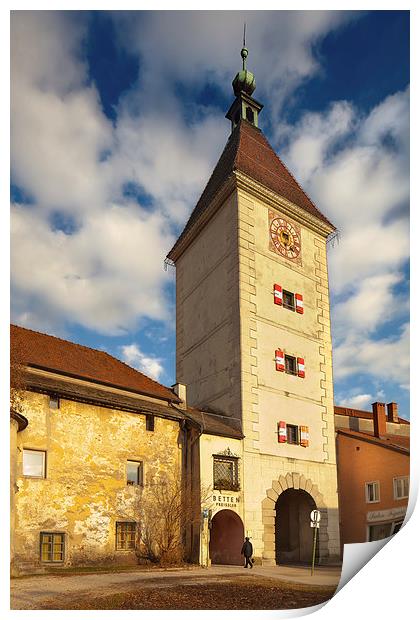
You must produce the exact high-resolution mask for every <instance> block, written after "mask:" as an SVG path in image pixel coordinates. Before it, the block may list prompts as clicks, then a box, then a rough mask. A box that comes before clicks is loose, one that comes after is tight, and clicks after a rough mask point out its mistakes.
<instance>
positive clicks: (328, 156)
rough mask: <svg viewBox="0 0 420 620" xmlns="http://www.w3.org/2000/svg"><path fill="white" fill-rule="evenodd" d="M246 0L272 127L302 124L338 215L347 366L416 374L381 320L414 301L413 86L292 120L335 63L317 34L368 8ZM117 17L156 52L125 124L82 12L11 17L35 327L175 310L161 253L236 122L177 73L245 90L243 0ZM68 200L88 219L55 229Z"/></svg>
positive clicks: (339, 305)
mask: <svg viewBox="0 0 420 620" xmlns="http://www.w3.org/2000/svg"><path fill="white" fill-rule="evenodd" d="M241 15H243V16H244V17H245V18H246V20H247V23H248V32H249V37H248V47H249V49H250V55H249V62H248V66H249V68H250V69H251V70H253V71H254V73H255V74H256V78H257V91H256V97H257V98H261V99H262V101H265V102H266V103H269V105H267V108H266V110H265V115H266V118H267V119H269V118H270V117H271V121H276V124H277V127H278V131H277V130H275V132H274V137H275V141H277V140H278V138H279V136H280V132H281V135H284V136H287V138H288V140H289V146H288V148H286V149H284V150H282V153H281V156H282V158H283V159H284V160H285V163H286V164H287V165H288V166H289V168H290V169H291V170H292V171H293V172H294V173H295V174H296V176H297V178H298V179H299V181H301V182H302V183H303V185H304V188H305V190H307V191H308V193H309V195H310V196H311V197H312V198H313V199H314V201H315V203H316V204H317V205H318V206H319V207H320V209H321V210H322V211H323V212H324V213H325V214H326V215H327V216H328V217H330V219H331V220H332V221H333V222H334V223H336V225H337V226H338V228H339V229H340V232H341V240H340V243H339V244H338V245H336V246H335V247H334V249H332V251H331V252H330V279H331V284H332V290H333V297H334V299H335V300H336V310H335V314H334V325H335V326H336V327H335V329H334V332H335V334H336V336H337V343H336V349H335V376H336V377H349V376H351V375H352V374H355V373H359V372H362V373H365V374H367V375H370V376H380V373H383V377H384V378H389V379H395V380H397V381H399V382H401V383H404V384H406V382H407V381H406V377H407V374H406V373H407V350H408V339H407V337H406V333H405V331H404V332H402V334H401V335H400V334H395V333H393V334H390V335H389V337H387V338H382V339H379V340H378V338H377V337H376V336H375V333H377V332H376V330H378V328H380V327H383V325H384V324H385V322H387V321H389V320H390V319H391V318H396V317H397V318H398V317H399V314H398V312H400V310H401V309H398V312H397V306H396V305H393V304H392V299H393V295H394V291H395V286H397V285H398V284H400V281H401V277H402V276H401V273H402V266H403V264H404V262H405V261H406V260H407V256H408V224H407V219H406V213H405V212H404V208H405V207H406V205H407V202H408V194H409V178H408V164H407V160H408V105H409V93H408V91H406V92H401V93H395V94H394V95H392V96H391V97H388V98H386V99H385V100H384V101H383V102H381V103H380V104H379V105H378V106H376V107H375V108H374V109H373V110H372V111H371V112H370V114H368V115H366V116H363V115H362V114H360V112H359V111H358V110H357V108H355V106H354V105H352V104H351V103H350V102H348V101H340V102H333V103H332V104H331V105H330V106H329V108H328V109H327V110H326V111H324V112H321V113H308V114H305V115H303V117H302V118H301V120H300V121H299V122H298V123H297V124H296V125H295V126H293V127H286V126H284V125H281V124H279V123H277V119H278V113H279V110H280V109H281V107H282V105H283V103H284V101H285V97H287V96H289V97H291V96H293V92H294V90H295V89H296V87H297V86H299V85H301V84H302V83H303V82H304V81H305V80H306V79H308V78H309V77H313V76H314V75H316V74H317V73H319V72H320V71H322V67H321V66H320V64H319V62H318V60H317V59H316V57H315V55H314V53H313V47H314V45H316V44H317V42H318V41H320V40H321V38H322V37H323V36H324V35H325V34H326V33H327V32H330V31H331V30H333V29H337V28H338V27H340V25H341V24H343V23H345V22H346V21H348V20H349V19H352V17H353V15H352V14H351V13H349V12H334V11H311V12H300V11H291V12H285V11H282V12H279V11H275V12H267V11H256V12H252V13H249V12H246V13H244V14H242V13H241ZM113 18H114V19H115V23H116V26H117V32H118V33H119V35H120V38H121V41H120V42H121V44H122V45H125V46H127V47H129V49H130V51H131V52H134V53H137V54H139V57H140V60H141V62H140V65H141V68H142V75H141V79H140V81H139V84H137V86H136V87H135V88H133V89H131V91H130V92H129V93H128V94H127V95H125V96H124V97H123V98H122V99H121V100H120V102H119V104H118V107H117V110H116V113H117V115H116V120H115V123H114V124H112V123H111V122H110V121H109V120H108V119H107V118H106V117H105V116H104V114H103V112H102V108H101V105H100V101H99V97H98V93H97V91H96V88H95V85H92V84H90V82H89V75H88V73H87V67H86V65H85V63H84V62H83V60H82V59H81V54H80V52H81V49H82V48H81V45H82V41H83V38H84V37H85V35H86V31H85V21H84V18H83V17H80V15H79V17H75V16H74V14H70V13H65V12H52V13H47V12H35V11H34V12H16V13H14V14H13V16H12V31H11V43H12V110H11V122H12V171H13V179H14V181H15V182H16V183H18V184H19V185H20V186H21V187H22V188H23V189H24V190H25V192H26V193H28V194H29V195H30V196H32V197H33V200H34V204H33V205H31V206H30V207H25V206H22V205H13V208H12V287H13V299H14V302H13V316H14V318H15V320H18V321H19V322H25V324H27V325H28V326H33V327H42V328H44V329H45V328H46V327H48V329H49V330H50V331H51V330H52V329H54V326H55V325H57V324H58V323H66V322H71V323H79V324H80V325H83V326H85V327H88V328H90V329H94V330H97V331H102V332H104V333H110V334H121V333H127V332H128V331H129V330H131V329H133V328H134V327H135V326H138V324H139V321H140V320H141V318H142V317H148V318H151V319H157V320H161V321H167V322H170V321H171V320H172V315H173V312H172V308H171V307H170V306H169V304H168V299H167V298H166V296H165V292H164V291H165V287H166V285H167V284H168V282H169V275H168V274H165V272H164V271H163V269H162V263H163V259H164V256H165V255H166V252H167V251H168V250H169V249H170V247H171V245H172V243H173V242H174V234H173V230H174V227H175V226H179V225H180V224H181V223H183V222H184V221H185V220H186V218H187V216H188V213H189V212H190V210H191V209H192V207H193V205H194V202H195V200H196V199H197V198H198V196H199V194H200V192H201V190H202V189H203V188H204V185H205V183H206V181H207V179H208V177H209V175H210V173H211V169H212V166H213V164H214V163H215V161H216V159H217V157H218V155H219V154H220V153H221V150H222V148H223V145H224V143H225V140H226V137H227V135H228V132H229V124H228V123H227V121H225V120H224V119H223V118H222V116H221V114H220V111H217V112H216V111H215V110H214V109H213V108H212V107H211V105H210V106H203V105H198V104H197V105H193V106H192V108H191V109H188V112H187V111H186V109H184V101H183V100H182V99H181V98H179V97H176V96H175V91H174V85H175V83H176V82H177V81H182V82H183V83H184V84H187V85H188V86H191V87H192V88H195V89H200V88H201V87H203V86H204V84H205V83H206V81H211V82H213V83H217V84H218V85H220V86H221V88H222V89H223V90H224V93H225V94H229V98H230V97H231V87H230V82H231V80H232V78H233V77H234V74H235V73H236V71H237V70H238V69H239V68H240V58H239V49H240V45H241V32H240V30H241V24H240V23H239V22H238V18H237V13H236V12H233V11H232V12H229V11H227V12H223V13H218V12H210V13H207V12H206V13H203V12H149V13H134V14H133V13H131V14H129V15H127V14H126V15H124V14H121V13H118V12H117V13H114V14H113ZM221 20H223V28H220V22H221ZM123 35H124V40H123ZM235 41H236V42H237V43H235ZM157 42H158V44H157ZM104 153H106V157H104ZM126 183H134V184H137V185H138V186H140V188H141V190H142V191H143V192H145V193H146V194H149V195H150V197H151V199H152V203H153V204H152V208H151V207H150V206H149V205H147V203H143V201H142V198H141V197H140V199H139V202H140V204H137V203H136V204H135V203H133V199H132V198H128V197H127V196H125V195H124V191H123V190H124V186H125V184H126ZM57 211H58V212H60V213H61V214H63V213H64V214H65V215H66V216H70V217H72V218H74V219H75V221H76V224H77V229H76V231H75V232H74V233H73V234H71V235H66V234H64V233H63V232H61V231H57V230H53V228H52V227H51V225H50V221H49V217H50V215H51V214H52V213H55V212H57ZM405 309H406V308H405V304H404V308H403V310H405ZM355 351H356V352H357V353H356V355H355V354H354V352H355ZM132 354H133V355H134V352H132ZM138 355H139V356H141V355H142V354H141V352H140V349H139V353H138ZM395 356H399V357H398V359H397V358H396V357H395ZM143 358H144V359H151V358H146V357H145V356H143ZM394 358H395V359H394ZM136 359H137V363H140V362H139V361H138V360H139V359H140V358H139V357H137V358H136ZM152 362H153V359H152ZM158 363H160V362H159V361H158ZM153 372H158V370H157V368H155V370H154V371H153ZM367 391H369V390H363V393H365V395H366V394H367ZM370 391H372V390H370ZM363 393H362V392H361V395H362V396H363Z"/></svg>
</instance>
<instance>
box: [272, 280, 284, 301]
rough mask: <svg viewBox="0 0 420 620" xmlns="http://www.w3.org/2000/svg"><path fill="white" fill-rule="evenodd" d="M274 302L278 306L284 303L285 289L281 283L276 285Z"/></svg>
mask: <svg viewBox="0 0 420 620" xmlns="http://www.w3.org/2000/svg"><path fill="white" fill-rule="evenodd" d="M274 303H275V304H277V305H278V306H282V305H283V289H282V287H281V286H280V284H275V285H274Z"/></svg>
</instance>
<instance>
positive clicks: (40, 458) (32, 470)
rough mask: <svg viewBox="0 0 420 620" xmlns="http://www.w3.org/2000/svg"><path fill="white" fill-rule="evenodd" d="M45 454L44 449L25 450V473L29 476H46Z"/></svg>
mask: <svg viewBox="0 0 420 620" xmlns="http://www.w3.org/2000/svg"><path fill="white" fill-rule="evenodd" d="M45 456H46V453H45V452H43V451H42V450H24V451H23V475H24V476H27V477H28V478H45V460H46V459H45Z"/></svg>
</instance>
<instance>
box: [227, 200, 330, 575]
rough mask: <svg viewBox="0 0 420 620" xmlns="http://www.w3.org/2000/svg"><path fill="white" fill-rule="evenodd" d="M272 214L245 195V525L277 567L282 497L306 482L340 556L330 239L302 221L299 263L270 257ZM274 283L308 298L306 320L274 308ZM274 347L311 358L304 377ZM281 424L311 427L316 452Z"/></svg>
mask: <svg viewBox="0 0 420 620" xmlns="http://www.w3.org/2000/svg"><path fill="white" fill-rule="evenodd" d="M273 208H274V207H272V206H271V205H270V206H269V205H268V203H265V202H262V201H261V200H258V199H256V198H254V197H253V196H252V195H251V194H250V193H248V192H246V191H243V190H239V194H238V214H239V216H238V231H239V291H240V315H241V323H240V325H241V332H240V337H241V387H242V397H241V401H242V416H243V432H244V435H245V439H244V480H245V481H246V484H245V487H244V503H245V527H246V529H247V531H248V533H250V534H251V536H252V537H253V543H254V549H255V553H256V556H260V557H261V558H262V561H263V562H264V563H274V561H275V540H274V538H275V533H274V516H275V503H276V500H277V498H278V496H279V494H280V493H281V492H282V491H284V490H286V489H287V488H296V489H304V487H305V485H306V484H307V483H308V488H309V486H310V488H311V495H312V497H313V498H314V500H315V502H316V504H317V506H319V507H320V508H322V510H324V517H323V523H322V531H321V535H320V559H321V561H327V560H330V561H331V560H332V559H336V558H338V556H339V529H338V497H337V474H336V461H335V434H334V411H333V384H332V351H331V335H330V323H329V297H328V272H327V258H326V239H325V237H323V236H321V235H320V234H317V233H316V232H314V231H312V230H311V229H310V228H308V227H305V226H303V225H301V224H300V227H301V241H302V261H301V264H299V263H294V262H291V261H289V260H288V259H285V258H283V257H281V256H279V255H278V254H276V253H274V252H272V251H271V250H270V249H269V236H268V211H269V209H271V210H273ZM278 208H279V207H278V205H277V209H278ZM278 215H284V214H283V213H282V211H278ZM287 218H288V219H292V218H290V216H287ZM274 283H278V284H280V285H282V286H283V288H285V289H287V290H289V291H291V292H295V293H296V292H298V293H300V294H302V295H303V300H304V313H303V314H297V313H296V312H291V311H289V310H287V309H285V308H284V307H281V306H277V305H275V304H274V299H273V285H274ZM276 348H281V349H282V350H284V351H285V353H286V354H290V355H293V356H296V357H303V358H304V359H305V378H304V379H302V378H300V377H297V376H293V375H289V374H286V373H285V372H279V371H276V367H275V361H274V357H275V349H276ZM280 420H283V421H286V422H287V423H288V424H293V425H297V426H301V425H304V426H307V427H308V428H309V446H308V447H303V446H300V445H290V444H287V443H286V444H285V443H278V438H277V422H278V421H280ZM301 485H303V486H301ZM308 518H309V517H308Z"/></svg>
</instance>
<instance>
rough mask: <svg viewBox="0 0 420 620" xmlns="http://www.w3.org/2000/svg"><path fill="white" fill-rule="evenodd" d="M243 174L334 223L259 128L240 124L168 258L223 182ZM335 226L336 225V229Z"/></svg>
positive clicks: (324, 220)
mask: <svg viewBox="0 0 420 620" xmlns="http://www.w3.org/2000/svg"><path fill="white" fill-rule="evenodd" d="M236 170H238V171H240V172H243V173H244V174H246V175H247V176H249V177H251V178H252V179H254V180H255V181H257V182H259V183H261V185H264V186H265V187H267V188H268V189H271V190H272V191H274V192H276V193H277V194H279V195H280V196H283V197H284V198H286V199H287V200H290V201H291V202H293V203H294V204H296V205H298V206H299V207H301V208H302V209H305V211H307V212H308V213H310V214H311V215H313V216H315V217H317V218H319V219H320V220H322V221H323V222H325V223H326V224H329V225H330V226H333V224H331V222H330V221H329V220H328V219H327V218H326V217H325V216H324V215H323V214H322V213H321V212H320V211H319V210H318V209H317V207H316V206H315V205H314V203H313V202H312V200H311V199H310V198H309V196H308V195H307V194H306V193H305V192H304V190H303V189H302V188H301V186H300V185H299V183H298V182H297V181H296V179H295V178H294V176H293V175H292V174H291V172H290V171H289V170H288V169H287V167H286V166H285V165H284V163H283V162H282V161H281V160H280V158H279V157H278V155H277V154H276V153H275V151H274V150H273V148H272V147H271V146H270V144H269V142H268V140H267V139H266V137H265V136H264V134H263V133H262V131H261V130H260V129H258V128H257V127H254V125H252V124H251V123H248V122H247V121H241V122H240V123H239V124H238V125H237V126H236V128H235V129H234V131H233V132H232V134H231V135H230V137H229V139H228V141H227V143H226V146H225V148H224V150H223V152H222V154H221V156H220V159H219V161H218V162H217V164H216V167H215V168H214V170H213V173H212V175H211V177H210V179H209V181H208V183H207V185H206V187H205V188H204V191H203V193H202V194H201V196H200V198H199V200H198V202H197V205H196V206H195V209H194V210H193V212H192V213H191V216H190V218H189V220H188V222H187V224H186V225H185V228H184V230H183V231H182V233H181V235H180V237H179V238H178V241H177V242H176V243H175V245H174V247H173V248H172V250H171V251H170V252H169V254H168V257H169V258H171V254H172V252H173V250H174V249H175V248H176V247H177V246H178V244H179V243H180V242H181V240H182V239H183V238H184V237H185V235H186V233H187V232H188V231H189V230H190V228H191V227H192V226H193V225H194V224H195V222H196V221H197V220H198V219H199V217H200V216H201V214H202V213H203V212H204V211H205V209H206V208H207V207H208V205H209V204H210V202H211V200H212V199H213V198H214V196H215V195H216V193H217V192H218V190H219V189H220V188H221V186H222V185H223V183H224V182H225V181H226V180H227V179H228V178H229V177H230V176H231V174H232V173H233V172H234V171H236ZM333 227H334V226H333Z"/></svg>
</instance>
